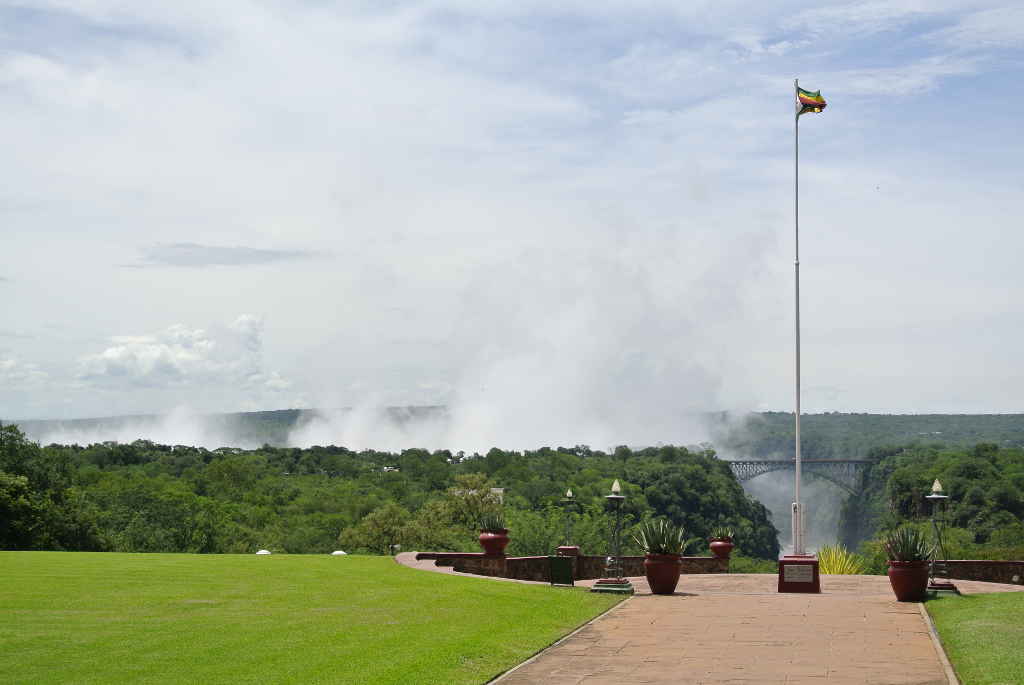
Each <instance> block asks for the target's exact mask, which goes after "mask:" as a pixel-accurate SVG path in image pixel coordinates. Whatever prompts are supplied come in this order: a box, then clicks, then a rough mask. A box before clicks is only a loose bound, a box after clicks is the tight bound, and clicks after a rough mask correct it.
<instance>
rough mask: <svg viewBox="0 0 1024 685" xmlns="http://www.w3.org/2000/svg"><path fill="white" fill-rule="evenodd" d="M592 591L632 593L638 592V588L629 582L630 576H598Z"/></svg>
mask: <svg viewBox="0 0 1024 685" xmlns="http://www.w3.org/2000/svg"><path fill="white" fill-rule="evenodd" d="M590 591H591V592H610V593H616V594H620V595H631V594H633V593H634V592H636V588H634V587H633V583H631V582H629V578H598V579H597V581H596V582H595V583H594V586H593V587H592V588H590Z"/></svg>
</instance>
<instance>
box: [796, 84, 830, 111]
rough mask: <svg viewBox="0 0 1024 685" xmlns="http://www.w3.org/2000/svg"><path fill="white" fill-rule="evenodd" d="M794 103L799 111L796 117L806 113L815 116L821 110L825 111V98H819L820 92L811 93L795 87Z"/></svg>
mask: <svg viewBox="0 0 1024 685" xmlns="http://www.w3.org/2000/svg"><path fill="white" fill-rule="evenodd" d="M796 102H797V105H798V106H799V107H800V109H799V110H797V113H796V115H797V116H800V115H801V114H807V113H808V112H814V113H815V114H817V113H819V112H821V110H823V109H825V107H826V106H827V105H826V104H825V98H823V97H821V91H820V90H815V91H813V92H812V91H809V90H804V89H803V88H800V87H799V86H797V89H796Z"/></svg>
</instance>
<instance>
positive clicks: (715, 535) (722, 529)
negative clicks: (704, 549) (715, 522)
mask: <svg viewBox="0 0 1024 685" xmlns="http://www.w3.org/2000/svg"><path fill="white" fill-rule="evenodd" d="M733 535H734V533H733V531H732V528H730V527H728V526H716V527H714V528H712V529H711V535H710V537H708V542H710V543H711V544H710V545H709V546H710V547H711V553H712V554H714V555H715V558H717V559H728V558H729V555H730V554H732V548H733V547H735V545H733V544H732V537H733Z"/></svg>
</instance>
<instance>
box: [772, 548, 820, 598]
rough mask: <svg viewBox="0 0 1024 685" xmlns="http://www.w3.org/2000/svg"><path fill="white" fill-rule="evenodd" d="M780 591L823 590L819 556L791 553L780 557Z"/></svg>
mask: <svg viewBox="0 0 1024 685" xmlns="http://www.w3.org/2000/svg"><path fill="white" fill-rule="evenodd" d="M779 592H821V576H820V575H819V571H818V558H817V557H816V556H814V555H813V554H795V555H794V554H789V555H786V556H784V557H782V558H780V559H779Z"/></svg>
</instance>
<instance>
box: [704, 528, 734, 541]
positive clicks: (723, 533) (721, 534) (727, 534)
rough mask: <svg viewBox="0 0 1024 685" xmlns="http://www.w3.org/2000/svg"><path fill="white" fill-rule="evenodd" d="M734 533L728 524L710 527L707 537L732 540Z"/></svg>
mask: <svg viewBox="0 0 1024 685" xmlns="http://www.w3.org/2000/svg"><path fill="white" fill-rule="evenodd" d="M735 534H736V533H734V532H733V530H732V528H730V527H729V526H715V527H714V528H712V529H711V535H710V536H709V537H710V538H711V539H712V540H732V538H733V536H734V535H735Z"/></svg>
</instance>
